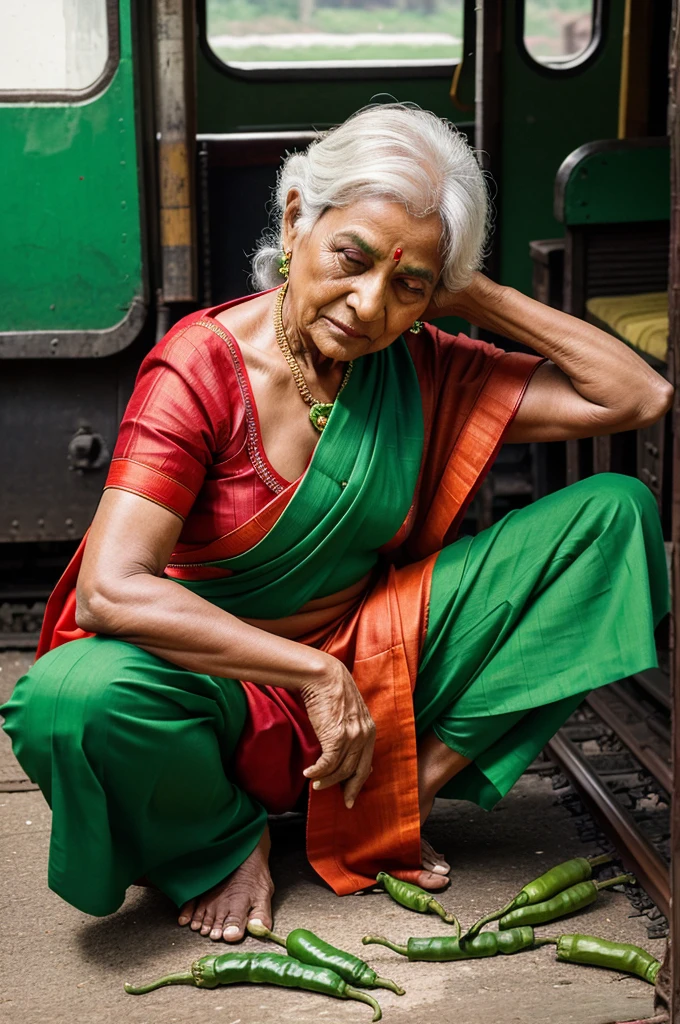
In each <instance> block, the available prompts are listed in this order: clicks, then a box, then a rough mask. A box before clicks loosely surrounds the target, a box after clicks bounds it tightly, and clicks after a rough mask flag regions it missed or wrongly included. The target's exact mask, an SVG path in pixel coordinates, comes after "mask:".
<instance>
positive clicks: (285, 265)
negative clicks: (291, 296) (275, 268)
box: [279, 249, 293, 280]
mask: <svg viewBox="0 0 680 1024" xmlns="http://www.w3.org/2000/svg"><path fill="white" fill-rule="evenodd" d="M292 255H293V250H292V249H286V251H285V252H282V253H281V255H280V257H279V274H281V276H282V277H285V278H286V280H288V275H289V273H290V258H291V256H292Z"/></svg>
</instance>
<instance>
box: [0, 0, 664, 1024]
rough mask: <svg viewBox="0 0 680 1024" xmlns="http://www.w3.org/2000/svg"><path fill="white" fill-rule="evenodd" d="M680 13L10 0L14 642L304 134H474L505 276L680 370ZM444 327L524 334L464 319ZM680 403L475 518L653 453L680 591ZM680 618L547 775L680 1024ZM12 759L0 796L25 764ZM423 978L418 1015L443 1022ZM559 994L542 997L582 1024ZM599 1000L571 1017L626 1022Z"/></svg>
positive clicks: (2, 464) (500, 475)
mask: <svg viewBox="0 0 680 1024" xmlns="http://www.w3.org/2000/svg"><path fill="white" fill-rule="evenodd" d="M679 18H680V4H679V2H678V0H372V2H368V0H279V2H278V3H274V2H273V0H25V2H24V3H22V4H15V5H8V7H7V9H6V10H3V11H2V12H0V29H1V30H2V31H1V32H0V140H1V141H2V150H1V152H2V157H3V159H2V161H0V181H1V183H2V187H0V225H2V239H3V245H2V248H1V249H0V425H1V427H0V438H1V441H0V476H1V477H2V480H3V497H2V500H1V501H0V567H2V576H3V578H2V580H1V581H0V644H1V646H2V647H4V648H5V649H6V650H11V651H23V652H26V655H27V656H28V654H30V652H31V651H32V650H33V649H34V648H35V644H36V633H37V630H38V629H39V627H40V620H41V616H42V612H43V611H44V607H45V601H46V599H47V596H48V594H49V591H50V589H51V588H52V587H53V586H54V584H55V583H56V581H57V579H58V577H59V575H60V573H61V572H62V571H63V569H64V568H65V566H66V564H67V562H68V560H69V558H70V557H71V556H72V554H73V552H74V551H75V550H76V548H77V547H78V544H79V543H80V541H81V540H82V538H83V537H84V535H85V533H86V531H87V529H88V527H89V524H90V522H91V520H92V517H93V515H94V513H95V510H96V508H97V505H98V502H99V500H100V497H101V493H102V488H103V485H104V481H105V479H106V476H107V472H108V470H109V466H110V460H111V453H112V451H113V449H114V445H115V442H116V436H117V431H118V426H119V424H120V421H121V417H122V416H123V412H124V409H125V406H126V404H127V401H128V399H129V396H130V394H131V392H132V388H133V385H134V381H135V376H136V374H137V371H138V369H139V366H140V364H141V362H142V360H143V358H144V356H145V355H146V354H147V353H148V352H149V351H150V350H151V349H152V348H153V346H154V345H155V344H156V342H158V341H159V340H160V339H161V338H162V337H163V336H164V335H165V334H166V332H167V331H168V329H169V328H170V327H171V326H172V325H173V324H175V323H176V322H177V321H178V320H179V319H181V318H182V317H183V316H186V315H187V314H189V313H192V312H193V311H195V310H199V309H203V308H206V307H211V306H216V305H217V304H218V303H222V302H227V301H229V300H230V299H233V298H236V297H238V296H241V295H244V294H247V293H248V292H249V291H250V290H251V283H250V279H249V274H250V256H251V254H252V252H253V251H254V249H255V247H256V245H257V243H258V239H259V238H260V236H261V235H262V232H263V230H265V229H266V228H267V217H268V211H269V205H268V204H269V203H270V197H271V191H272V188H273V186H274V184H275V182H276V175H277V171H278V169H279V167H280V165H281V161H282V158H283V157H284V156H285V154H287V153H290V152H293V151H296V150H302V149H304V148H305V147H306V146H307V145H308V144H309V142H310V141H312V140H313V139H314V138H315V137H316V136H317V134H318V132H319V131H322V130H324V129H326V128H330V127H332V126H334V125H337V124H339V123H341V122H342V121H344V120H345V119H346V118H347V117H348V116H350V115H351V114H352V113H354V112H355V111H357V110H359V109H361V108H362V107H364V106H366V105H368V104H370V103H380V102H386V101H390V100H397V101H400V102H409V103H414V104H417V105H418V106H420V107H422V108H424V109H426V110H430V111H433V112H434V113H436V114H437V115H438V116H440V117H442V118H446V119H448V120H450V121H451V122H453V123H454V124H455V125H456V127H457V128H458V129H459V130H460V131H461V132H462V133H464V135H465V136H466V137H467V138H468V140H469V141H470V142H471V144H472V145H473V147H474V148H475V149H476V151H477V152H478V154H479V159H480V162H481V164H482V166H483V168H484V170H485V172H486V173H487V176H488V181H489V183H490V187H491V192H492V199H493V229H492V233H491V236H490V241H489V245H488V252H487V257H486V263H485V272H486V273H487V274H488V275H489V276H490V277H491V278H493V279H494V280H496V281H498V282H500V283H501V284H503V285H507V286H510V287H512V288H514V289H517V290H519V291H521V292H524V293H526V294H528V295H532V296H533V297H535V298H537V299H539V300H540V301H541V302H544V303H546V304H547V305H550V306H553V307H555V308H557V309H562V310H564V311H565V312H569V313H572V314H574V315H576V316H578V317H580V318H581V319H584V320H587V321H589V322H591V323H593V324H595V325H596V326H598V327H600V328H601V329H603V330H605V331H607V332H609V333H610V334H611V335H612V336H613V337H616V338H617V339H619V340H620V341H623V342H625V343H626V344H627V345H630V346H631V347H632V348H633V349H634V350H635V351H636V352H637V353H638V354H640V355H641V356H642V358H643V359H644V360H645V361H646V362H647V363H648V364H649V365H651V366H652V367H653V368H654V369H655V370H656V371H657V372H658V373H660V374H661V375H662V376H664V377H666V378H667V379H668V380H669V381H670V382H671V383H675V382H676V380H677V378H676V369H675V367H676V365H677V360H678V358H680V349H679V348H678V346H679V345H680V340H679V339H680V322H679V318H680V304H679V299H678V288H679V286H680V263H679V262H678V251H680V250H679V246H680V220H679V217H680V214H679V210H680V185H679V184H678V182H679V181H680V149H679V143H678V139H679V138H680V122H679V121H678V113H677V104H678V102H679V100H678V96H679V95H680V70H679V67H678V64H679V62H680V27H679V21H678V19H679ZM669 300H670V302H669ZM669 323H670V325H671V328H672V329H671V330H669ZM440 326H441V327H442V328H443V329H445V330H447V331H449V332H451V333H457V332H458V331H464V332H465V333H467V334H470V335H471V336H472V337H473V338H475V337H481V338H483V339H485V340H488V341H492V342H495V343H496V344H498V345H500V346H501V347H504V348H506V349H508V348H515V349H521V346H519V345H514V344H512V343H508V341H507V339H502V338H500V339H499V338H497V337H496V336H494V335H492V334H490V333H489V332H488V331H483V330H480V329H479V328H478V327H477V326H476V325H474V324H469V323H467V322H465V321H464V320H462V319H458V318H451V317H449V318H445V319H443V320H442V321H441V322H440ZM630 386H631V388H634V387H635V382H634V381H631V382H630ZM676 404H677V399H676ZM679 416H680V413H679V412H678V410H677V409H674V410H672V411H671V412H669V413H668V415H667V416H666V417H665V419H661V420H660V421H658V422H657V423H655V424H653V425H651V426H648V427H645V428H644V429H641V430H638V431H629V432H626V433H622V434H617V435H614V436H602V437H596V438H588V439H585V440H579V441H569V442H566V443H565V442H551V443H542V444H533V443H532V444H517V445H508V446H505V447H504V448H503V449H502V450H501V452H500V454H499V457H498V459H497V461H496V463H495V466H494V469H493V471H492V472H491V473H490V474H489V476H488V477H487V479H486V481H485V482H484V484H483V486H482V487H481V489H480V490H479V492H478V493H477V495H476V497H475V499H474V502H473V503H472V504H471V506H470V508H469V509H468V511H467V515H466V519H465V523H464V531H466V532H468V533H476V532H479V531H481V530H483V529H485V528H487V527H489V526H490V525H491V524H492V523H494V522H496V521H497V520H498V519H499V518H500V517H502V516H503V515H504V514H506V513H507V512H508V511H510V510H512V509H518V508H522V507H524V506H526V505H528V504H530V503H531V502H533V501H534V500H536V499H537V498H540V497H542V496H544V495H547V494H549V493H552V492H554V491H556V490H558V489H560V488H562V487H564V486H565V485H566V484H570V483H573V482H575V481H577V480H580V479H584V478H586V477H589V476H592V475H593V474H597V473H600V472H609V471H615V472H618V473H624V474H628V475H631V476H635V477H638V478H639V479H640V480H642V481H643V482H644V483H645V484H646V485H647V487H648V488H649V489H650V490H651V492H652V493H653V495H654V497H655V499H656V501H657V506H658V511H659V515H660V518H661V522H662V526H663V532H664V539H665V541H666V548H667V556H668V564H669V568H670V570H671V576H672V580H673V584H674V590H675V594H677V592H678V588H679V587H680V570H679V569H678V560H677V545H678V543H680V471H679V466H680V450H679V449H678V437H679V436H680V433H679V430H680V418H679ZM679 628H680V617H679V616H678V612H677V609H676V608H675V607H674V610H673V612H672V614H671V625H670V629H669V628H668V626H667V625H666V624H664V625H663V626H662V627H661V628H660V630H659V631H658V633H657V642H658V654H659V668H658V669H651V670H649V671H647V672H642V673H639V674H638V675H636V676H635V677H631V678H630V679H626V680H621V681H619V682H616V683H614V684H612V685H611V686H608V687H606V688H604V689H603V690H599V691H597V693H595V694H593V695H591V696H590V697H589V698H588V700H587V702H586V704H585V705H584V706H583V708H582V709H581V711H580V712H579V714H578V716H577V718H576V719H575V720H571V721H570V723H569V724H568V725H567V726H566V727H565V728H564V729H562V730H561V731H560V732H559V733H558V734H557V736H556V737H555V739H554V740H553V741H552V742H551V744H550V745H549V747H548V748H547V750H546V753H545V754H544V761H543V762H542V763H541V764H537V765H536V766H534V773H535V774H534V776H533V778H535V779H537V778H538V776H539V774H540V773H541V772H542V773H543V774H544V775H545V776H546V777H547V776H549V775H550V773H551V772H552V773H553V776H555V775H558V776H559V778H562V776H564V783H565V785H566V780H567V779H568V780H569V782H570V784H571V786H572V790H571V791H570V792H571V796H570V797H569V799H571V800H572V801H573V802H576V803H578V802H579V801H581V802H582V803H583V805H584V806H586V807H587V809H588V813H592V815H593V816H594V817H593V821H595V822H596V823H597V824H596V825H594V826H593V828H596V829H597V830H598V832H597V834H598V836H599V835H600V832H599V829H602V830H603V832H602V834H603V835H606V837H607V842H611V843H613V844H614V847H615V849H616V851H617V855H618V856H620V857H621V859H622V862H623V864H624V866H625V868H626V869H627V870H630V871H633V872H634V873H635V875H636V877H637V879H638V882H639V884H640V886H641V888H640V889H638V890H636V892H635V894H634V899H636V900H637V901H638V910H640V911H641V912H648V913H649V914H650V918H649V920H650V922H651V925H650V926H651V927H652V928H654V927H655V928H656V931H655V932H653V933H652V934H653V936H654V937H656V938H659V937H663V936H664V935H666V934H667V930H668V928H670V935H671V940H672V941H671V947H670V948H671V951H672V957H671V958H669V957H667V958H666V964H665V968H664V972H663V974H662V977H661V982H660V983H659V985H657V994H656V1004H655V1007H656V1008H655V1011H654V1012H656V1013H657V1015H658V1021H659V1022H662V1021H669V1022H671V1024H680V910H678V906H677V901H673V900H672V898H671V894H672V881H673V878H672V876H673V871H675V872H676V881H677V870H678V869H677V864H678V857H680V814H679V810H678V808H679V807H680V803H678V796H677V793H678V789H677V785H678V778H680V776H679V775H678V772H679V771H680V769H679V768H678V767H677V766H678V765H680V746H679V744H680V740H678V736H680V732H678V731H677V727H676V724H675V723H676V722H677V721H680V719H678V718H677V714H678V713H680V697H678V694H679V693H680V682H678V680H679V679H680V676H678V671H679V670H678V668H677V656H676V654H675V651H674V650H673V638H674V636H676V635H677V630H678V629H679ZM22 657H23V655H22ZM20 660H21V659H20ZM17 664H19V662H17ZM22 664H23V663H22ZM11 671H12V670H11V669H10V674H11ZM672 711H673V712H675V713H674V714H671V712H672ZM589 744H590V746H589ZM674 744H675V746H674ZM673 749H674V750H675V767H674V759H673V757H672V752H673ZM591 754H592V755H593V756H592V757H590V755H591ZM598 759H599V760H598ZM617 759H618V760H617ZM1 763H2V762H1V761H0V764H1ZM10 776H11V771H10V773H9V776H8V779H7V780H5V782H4V784H3V780H2V778H0V796H2V795H3V793H4V792H14V791H16V790H19V791H23V790H24V789H26V788H27V787H28V786H29V783H28V781H27V780H20V781H19V782H17V783H16V785H15V784H14V782H13V781H12V778H11V777H10ZM620 779H625V780H626V787H624V789H625V792H624V790H623V789H622V792H624V797H623V798H622V799H623V803H622V802H621V799H619V800H617V798H616V795H615V793H616V791H617V786H618V782H617V780H620ZM631 780H632V781H631ZM674 780H675V784H674ZM631 792H632V793H633V796H632V797H631V796H630V794H631ZM613 793H614V795H613ZM567 802H568V801H567ZM654 810H656V811H657V812H658V813H656V814H653V813H652V811H654ZM645 813H647V814H648V816H649V814H651V815H652V818H653V821H652V823H651V825H650V824H649V823H648V822H647V823H646V824H645V823H644V822H643V823H642V824H641V821H642V818H644V815H645ZM589 820H590V819H589ZM27 825H30V821H27ZM671 825H672V827H671ZM536 841H537V842H538V841H539V840H538V838H537V839H536ZM454 892H455V885H454ZM454 902H455V901H454ZM133 923H134V922H133ZM499 977H500V976H499ZM84 983H85V984H86V981H84ZM499 984H503V982H502V978H501V980H500V982H499ZM527 984H529V983H528V982H527ZM201 1002H202V1001H201ZM426 1002H427V1000H426V999H425V997H424V996H423V1000H422V1002H421V1003H419V1004H418V1007H417V1008H416V1009H415V1010H412V1011H410V1015H411V1019H413V1020H417V1021H418V1022H419V1021H420V1020H423V1021H425V1020H428V1019H433V1018H430V1017H428V1016H427V1010H426ZM267 1005H269V1004H267ZM272 1005H274V1004H272ZM230 1006H232V1007H236V1006H237V1003H236V1002H234V1003H230ZM216 1008H218V1009H220V1008H221V1007H219V1006H218V1007H216ZM62 1009H63V1013H64V1014H66V1012H67V1009H68V1007H66V1004H64V1007H63V1008H62ZM646 1009H647V1010H648V1011H649V1010H650V1007H649V1006H648V1005H646ZM60 1012H61V1011H60ZM69 1012H70V1009H69ZM116 1012H118V1011H116ZM271 1012H273V1011H271ZM394 1012H395V1014H396V1013H397V1008H396V1006H395V1009H394ZM537 1013H538V1011H537ZM555 1013H556V1014H558V1015H557V1016H551V1013H549V1012H548V1010H547V1009H546V1012H545V1016H544V1018H543V1019H546V1018H549V1019H551V1020H555V1021H558V1020H560V1021H561V1020H565V1021H566V1020H567V1017H566V1015H564V1016H559V1013H562V1014H565V1013H566V1010H565V1009H564V1008H562V1009H559V1008H558V1009H556V1010H555ZM598 1013H600V1014H602V1013H604V1010H602V1009H601V1008H600V1009H593V1011H592V1013H591V1015H590V1016H588V1014H587V1013H585V1012H584V1016H582V1017H578V1016H574V1017H573V1018H570V1019H573V1020H579V1021H581V1020H582V1021H583V1022H585V1021H586V1020H587V1021H591V1022H592V1024H611V1022H610V1021H609V1018H607V1019H606V1018H605V1016H602V1015H600V1016H598V1015H597V1014H598ZM414 1014H415V1015H414ZM418 1014H421V1015H420V1016H418ZM238 1016H239V1014H238V1013H237V1012H236V1011H234V1012H233V1013H232V1014H231V1016H229V1018H228V1019H229V1020H232V1019H233V1020H236V1018H238ZM385 1016H386V1017H387V1014H385ZM16 1019H17V1020H20V1019H28V1018H26V1017H17V1018H16ZM59 1019H61V1018H59ZM64 1019H66V1018H65V1017H64ZM70 1019H75V1018H73V1017H71V1018H70ZM102 1019H104V1018H102ZM111 1019H113V1018H111ZM158 1019H160V1018H158ZM165 1019H166V1018H165V1017H163V1020H165ZM167 1019H170V1018H169V1017H168V1018H167ZM225 1019H226V1018H225ZM247 1019H248V1020H251V1019H252V1020H253V1021H254V1020H255V1017H249V1018H247ZM263 1019H274V1017H273V1016H272V1015H271V1014H270V1015H269V1016H266V1018H263ZM280 1019H284V1018H280ZM285 1019H290V1020H293V1019H298V1018H296V1017H293V1016H291V1017H290V1018H288V1017H287V1018H285ZM299 1019H302V1018H299ZM305 1019H306V1018H305ZM309 1019H311V1017H310V1018H309ZM343 1019H344V1017H343ZM347 1019H350V1018H349V1017H347ZM394 1019H395V1021H398V1020H405V1019H406V1018H405V1017H403V1018H402V1017H400V1016H395V1017H394ZM442 1019H444V1018H442ZM450 1019H454V1017H453V1016H452V1017H451V1018H450ZM455 1019H457V1020H459V1021H460V1022H461V1024H464V1022H465V1021H466V1020H467V1019H468V1018H466V1017H464V1016H461V1015H460V1013H459V1012H458V1011H457V1014H456V1017H455ZM473 1019H474V1018H473V1017H472V1016H471V1017H470V1022H472V1020H473ZM499 1019H500V1018H499ZM513 1019H515V1018H513ZM516 1019H518V1020H519V1019H520V1018H519V1017H518V1018H516ZM526 1019H527V1021H528V1020H529V1019H530V1018H529V1017H527V1018H526ZM655 1019H657V1018H655ZM55 1020H56V1018H55ZM522 1020H524V1018H522ZM612 1020H613V1018H612ZM244 1024H245V1018H244Z"/></svg>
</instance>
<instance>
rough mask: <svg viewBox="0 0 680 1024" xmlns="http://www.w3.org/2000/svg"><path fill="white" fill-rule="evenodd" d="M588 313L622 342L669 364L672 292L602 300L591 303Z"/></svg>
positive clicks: (588, 305)
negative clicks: (669, 309) (669, 302)
mask: <svg viewBox="0 0 680 1024" xmlns="http://www.w3.org/2000/svg"><path fill="white" fill-rule="evenodd" d="M586 309H587V310H588V313H590V314H591V315H592V316H593V317H595V318H596V319H597V320H599V321H600V322H601V323H603V324H604V325H606V326H607V327H608V328H609V330H610V331H611V332H612V334H615V335H616V336H617V337H618V338H620V339H621V340H622V341H625V342H627V343H628V344H629V345H632V346H633V348H636V349H638V350H639V351H640V352H646V353H647V354H648V355H650V356H653V357H654V358H655V359H659V360H660V361H661V362H665V361H666V355H667V352H668V292H646V293H644V294H641V295H603V296H598V297H597V298H594V299H588V301H587V302H586Z"/></svg>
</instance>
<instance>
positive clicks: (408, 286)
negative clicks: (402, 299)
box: [399, 278, 425, 295]
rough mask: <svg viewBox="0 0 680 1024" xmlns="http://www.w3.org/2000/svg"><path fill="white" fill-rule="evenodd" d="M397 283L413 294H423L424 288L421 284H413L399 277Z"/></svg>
mask: <svg viewBox="0 0 680 1024" xmlns="http://www.w3.org/2000/svg"><path fill="white" fill-rule="evenodd" d="M399 284H400V285H402V287H404V288H405V289H406V291H408V292H411V293H412V294H413V295H424V294H425V289H424V288H423V287H422V286H421V285H418V286H415V285H412V284H409V282H408V281H404V279H403V278H399Z"/></svg>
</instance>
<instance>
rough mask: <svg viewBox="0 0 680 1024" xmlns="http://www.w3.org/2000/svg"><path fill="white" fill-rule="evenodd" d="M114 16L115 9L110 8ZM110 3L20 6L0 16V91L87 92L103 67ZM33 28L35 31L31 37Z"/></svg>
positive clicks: (57, 1) (38, 1) (37, 1)
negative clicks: (37, 27) (37, 28)
mask: <svg viewBox="0 0 680 1024" xmlns="http://www.w3.org/2000/svg"><path fill="white" fill-rule="evenodd" d="M113 7H114V8H115V12H114V13H116V14H117V7H118V4H117V3H115V4H114V5H113ZM111 8H112V4H111V0H21V3H7V4H4V5H3V7H2V13H1V14H0V30H1V31H0V91H3V92H4V91H11V92H13V93H18V94H21V93H27V94H29V95H32V94H35V93H39V94H40V95H41V96H42V95H45V98H50V96H51V95H52V94H55V95H59V96H64V95H65V94H68V93H82V92H84V91H87V90H88V89H89V88H90V87H92V86H93V85H94V84H95V83H97V82H98V80H99V79H101V78H102V76H103V75H104V72H105V70H106V68H107V64H108V62H109V49H110V46H109V43H110V24H109V23H110V20H111V19H110V14H111ZM36 26H39V27H40V31H36Z"/></svg>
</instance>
